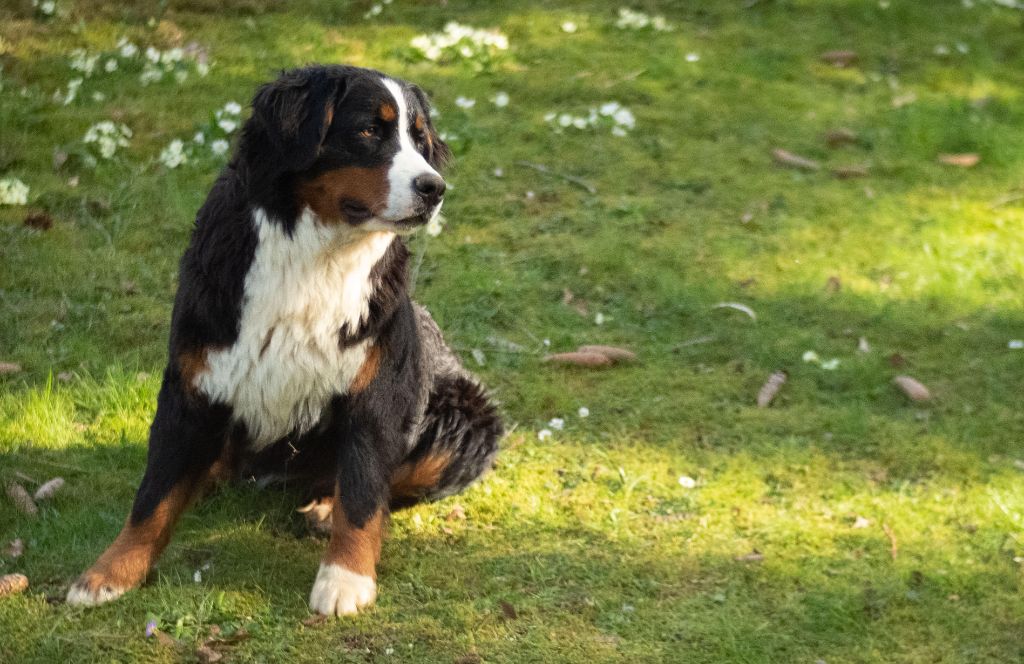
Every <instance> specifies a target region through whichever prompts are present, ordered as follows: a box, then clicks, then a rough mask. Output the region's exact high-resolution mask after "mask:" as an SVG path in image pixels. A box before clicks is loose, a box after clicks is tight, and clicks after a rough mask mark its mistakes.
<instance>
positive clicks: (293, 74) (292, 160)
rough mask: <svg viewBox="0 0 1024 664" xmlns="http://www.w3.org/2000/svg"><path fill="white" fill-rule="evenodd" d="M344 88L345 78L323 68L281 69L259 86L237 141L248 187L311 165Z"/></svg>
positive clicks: (270, 181) (262, 185) (259, 185)
mask: <svg viewBox="0 0 1024 664" xmlns="http://www.w3.org/2000/svg"><path fill="white" fill-rule="evenodd" d="M344 88H345V77H344V76H342V75H340V73H339V72H335V71H332V70H330V69H328V68H326V67H306V68H304V69H295V70H292V71H288V72H284V73H283V74H281V76H280V78H278V79H277V80H276V81H274V82H272V83H267V84H266V85H263V86H262V87H260V89H259V90H258V91H257V92H256V96H255V97H253V100H252V117H250V118H249V120H248V122H246V124H245V127H244V129H243V131H242V139H241V146H240V147H241V149H240V156H242V157H243V158H244V159H245V160H246V161H247V162H248V164H247V165H248V167H249V168H250V174H251V176H252V177H253V181H252V182H251V183H250V184H251V185H252V186H254V187H256V188H258V189H262V188H264V187H267V186H271V185H272V184H273V183H274V180H276V178H277V177H278V176H281V175H284V174H287V173H299V172H302V171H304V170H306V169H308V168H309V167H310V166H312V165H313V162H314V161H315V160H316V157H317V154H318V153H319V151H320V147H321V146H322V145H323V141H324V138H325V137H326V135H327V130H328V129H329V128H330V126H331V122H332V121H333V119H334V107H335V105H336V104H337V102H338V100H339V99H340V98H341V96H342V95H344V93H345V90H344Z"/></svg>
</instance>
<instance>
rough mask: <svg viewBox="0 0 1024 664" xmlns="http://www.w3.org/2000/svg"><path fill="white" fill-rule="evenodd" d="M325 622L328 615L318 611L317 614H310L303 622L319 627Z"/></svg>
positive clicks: (306, 624)
mask: <svg viewBox="0 0 1024 664" xmlns="http://www.w3.org/2000/svg"><path fill="white" fill-rule="evenodd" d="M325 622H327V616H325V615H322V614H319V613H318V614H316V615H315V616H310V617H308V618H306V619H305V620H303V621H302V624H303V625H305V626H306V627H319V626H320V625H323V624H324V623H325Z"/></svg>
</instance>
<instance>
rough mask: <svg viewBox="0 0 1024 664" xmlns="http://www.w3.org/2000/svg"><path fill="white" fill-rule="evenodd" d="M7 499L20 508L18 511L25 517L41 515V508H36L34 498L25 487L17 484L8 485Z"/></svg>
mask: <svg viewBox="0 0 1024 664" xmlns="http://www.w3.org/2000/svg"><path fill="white" fill-rule="evenodd" d="M7 497H8V498H10V499H11V502H12V503H14V506H15V507H17V508H18V511H19V512H21V513H22V514H24V515H25V516H36V515H37V514H39V508H38V507H36V504H35V502H34V501H33V500H32V496H30V495H28V491H25V487H23V486H21V485H20V484H18V483H17V482H10V483H9V484H8V485H7Z"/></svg>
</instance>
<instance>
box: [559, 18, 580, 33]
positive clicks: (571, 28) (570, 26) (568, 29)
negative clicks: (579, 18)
mask: <svg viewBox="0 0 1024 664" xmlns="http://www.w3.org/2000/svg"><path fill="white" fill-rule="evenodd" d="M578 27H579V26H577V25H576V24H575V23H573V22H572V21H566V22H565V23H563V24H562V32H565V33H568V34H570V35H571V34H572V33H574V32H576V30H577V29H578Z"/></svg>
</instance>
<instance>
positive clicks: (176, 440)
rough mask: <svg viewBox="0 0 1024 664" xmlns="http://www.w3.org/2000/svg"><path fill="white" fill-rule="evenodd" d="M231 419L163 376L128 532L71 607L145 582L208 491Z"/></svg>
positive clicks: (78, 587) (84, 578)
mask: <svg viewBox="0 0 1024 664" xmlns="http://www.w3.org/2000/svg"><path fill="white" fill-rule="evenodd" d="M228 420H229V415H228V412H227V409H226V408H224V407H218V406H211V405H210V404H208V403H207V402H206V400H205V399H204V398H202V397H200V396H198V395H195V394H192V393H190V392H186V391H185V389H183V381H182V379H181V377H180V375H178V374H177V372H175V371H174V370H173V369H168V370H167V371H166V372H165V374H164V382H163V385H162V386H161V388H160V396H159V397H158V399H157V411H156V416H155V417H154V419H153V425H152V427H151V428H150V434H149V455H148V460H147V463H146V472H145V475H144V476H143V478H142V483H141V485H140V486H139V490H138V492H137V493H136V495H135V502H134V504H133V506H132V511H131V514H130V515H129V517H128V520H127V522H126V523H125V525H124V528H123V529H122V530H121V533H120V534H119V535H118V536H117V538H116V539H115V540H114V542H113V543H112V544H111V545H110V546H109V547H107V550H106V551H105V552H104V553H103V555H101V556H100V557H99V559H98V560H97V561H96V562H95V563H94V564H93V565H92V567H90V568H89V569H88V570H86V571H85V572H84V573H83V574H82V575H81V576H80V577H79V578H78V580H77V581H75V583H74V584H73V585H72V586H71V589H70V590H69V591H68V596H67V601H68V603H69V604H79V605H85V606H92V605H95V604H102V603H104V602H109V601H110V600H112V599H116V598H117V597H120V596H121V595H122V594H124V593H125V592H126V591H127V590H130V589H131V588H134V587H135V586H137V585H139V584H140V583H142V581H144V580H145V578H146V574H148V573H149V569H150V567H152V565H153V563H155V562H156V559H157V558H158V557H159V555H160V553H161V552H163V550H164V547H166V546H167V542H168V541H169V540H170V538H171V533H172V531H173V529H174V525H175V523H176V522H177V520H178V517H179V516H180V515H181V513H182V512H183V511H184V509H185V508H186V507H187V506H188V505H189V503H191V502H192V500H193V499H194V498H195V496H196V495H197V494H198V493H199V492H200V491H201V490H202V488H203V486H205V484H206V482H207V480H208V479H209V477H210V475H211V470H212V469H213V468H214V466H215V464H216V462H217V461H218V459H219V458H220V457H221V453H222V451H223V449H224V445H225V437H226V433H227V426H228Z"/></svg>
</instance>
